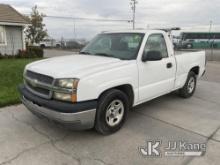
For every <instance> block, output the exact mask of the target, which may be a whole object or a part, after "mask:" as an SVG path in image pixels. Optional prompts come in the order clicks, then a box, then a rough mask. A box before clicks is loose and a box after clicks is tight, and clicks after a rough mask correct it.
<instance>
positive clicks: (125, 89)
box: [19, 30, 206, 134]
mask: <svg viewBox="0 0 220 165" xmlns="http://www.w3.org/2000/svg"><path fill="white" fill-rule="evenodd" d="M205 63H206V60H205V52H203V51H201V52H188V53H184V52H178V53H175V52H174V49H173V44H172V42H171V39H170V38H169V36H168V35H167V33H165V32H164V31H161V30H149V31H145V30H131V31H118V32H104V33H101V34H99V35H98V36H96V37H95V39H93V40H92V41H91V42H90V43H89V44H88V45H87V46H86V47H85V48H83V49H82V51H81V52H80V53H79V54H78V55H76V54H75V55H70V56H62V57H57V58H50V59H44V60H42V61H37V62H34V63H32V64H29V65H27V66H26V68H25V70H24V82H25V83H24V85H20V86H19V91H20V93H21V96H22V97H21V98H22V102H23V104H24V105H25V106H26V107H27V108H28V109H29V110H30V111H31V112H33V113H34V114H36V115H38V116H43V117H46V118H48V119H50V120H55V121H57V122H60V123H64V124H67V125H70V126H71V127H74V128H77V129H88V128H93V127H94V128H95V129H96V130H97V131H98V132H100V133H102V134H111V133H114V132H116V131H118V130H119V129H120V128H121V127H122V126H123V124H124V122H125V120H126V118H127V114H128V112H129V110H130V109H131V108H132V107H134V106H136V105H139V104H141V103H144V102H146V101H149V100H152V99H154V98H157V97H159V96H162V95H164V94H167V93H170V92H172V91H176V90H178V91H179V94H180V96H182V97H184V98H189V97H191V96H192V95H193V94H194V92H195V89H196V82H197V79H198V78H200V77H201V76H202V75H203V74H204V73H205Z"/></svg>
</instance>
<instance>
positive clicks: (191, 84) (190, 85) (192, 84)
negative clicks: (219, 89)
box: [187, 77, 195, 93]
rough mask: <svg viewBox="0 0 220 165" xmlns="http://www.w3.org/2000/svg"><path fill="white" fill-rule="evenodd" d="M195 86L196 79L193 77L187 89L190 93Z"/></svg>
mask: <svg viewBox="0 0 220 165" xmlns="http://www.w3.org/2000/svg"><path fill="white" fill-rule="evenodd" d="M194 88H195V79H194V78H193V77H191V78H190V79H189V82H188V86H187V90H188V92H189V93H192V92H193V90H194Z"/></svg>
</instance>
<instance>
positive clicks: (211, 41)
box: [209, 21, 214, 61]
mask: <svg viewBox="0 0 220 165" xmlns="http://www.w3.org/2000/svg"><path fill="white" fill-rule="evenodd" d="M212 24H213V22H212V21H210V25H209V44H211V45H210V46H211V58H210V60H211V61H212V60H213V44H214V38H213V40H212V35H211V32H212ZM213 37H214V36H213Z"/></svg>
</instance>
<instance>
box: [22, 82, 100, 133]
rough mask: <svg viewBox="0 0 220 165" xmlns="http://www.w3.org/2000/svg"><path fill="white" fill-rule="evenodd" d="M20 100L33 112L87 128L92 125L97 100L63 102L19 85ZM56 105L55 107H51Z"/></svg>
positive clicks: (59, 121)
mask: <svg viewBox="0 0 220 165" xmlns="http://www.w3.org/2000/svg"><path fill="white" fill-rule="evenodd" d="M18 89H19V92H20V94H21V101H22V103H23V104H24V105H25V106H26V107H27V109H28V110H30V111H31V112H32V113H33V114H35V115H37V116H40V117H44V118H47V119H49V120H52V121H55V122H58V123H61V124H63V125H67V126H68V127H71V128H72V129H76V130H79V129H89V128H92V127H93V126H94V122H95V115H96V104H97V101H87V102H83V103H76V104H72V103H64V102H60V101H55V100H46V99H42V98H40V97H38V96H36V95H33V94H32V93H30V92H29V91H28V90H27V89H26V88H25V87H24V85H20V86H19V88H18ZM53 107H56V108H53Z"/></svg>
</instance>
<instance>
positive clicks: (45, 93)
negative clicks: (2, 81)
mask: <svg viewBox="0 0 220 165" xmlns="http://www.w3.org/2000/svg"><path fill="white" fill-rule="evenodd" d="M26 85H28V87H29V88H30V89H31V90H33V91H36V92H38V93H41V94H43V95H46V96H49V94H50V91H49V90H47V89H43V88H39V87H34V86H32V85H31V84H30V83H28V82H26Z"/></svg>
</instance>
